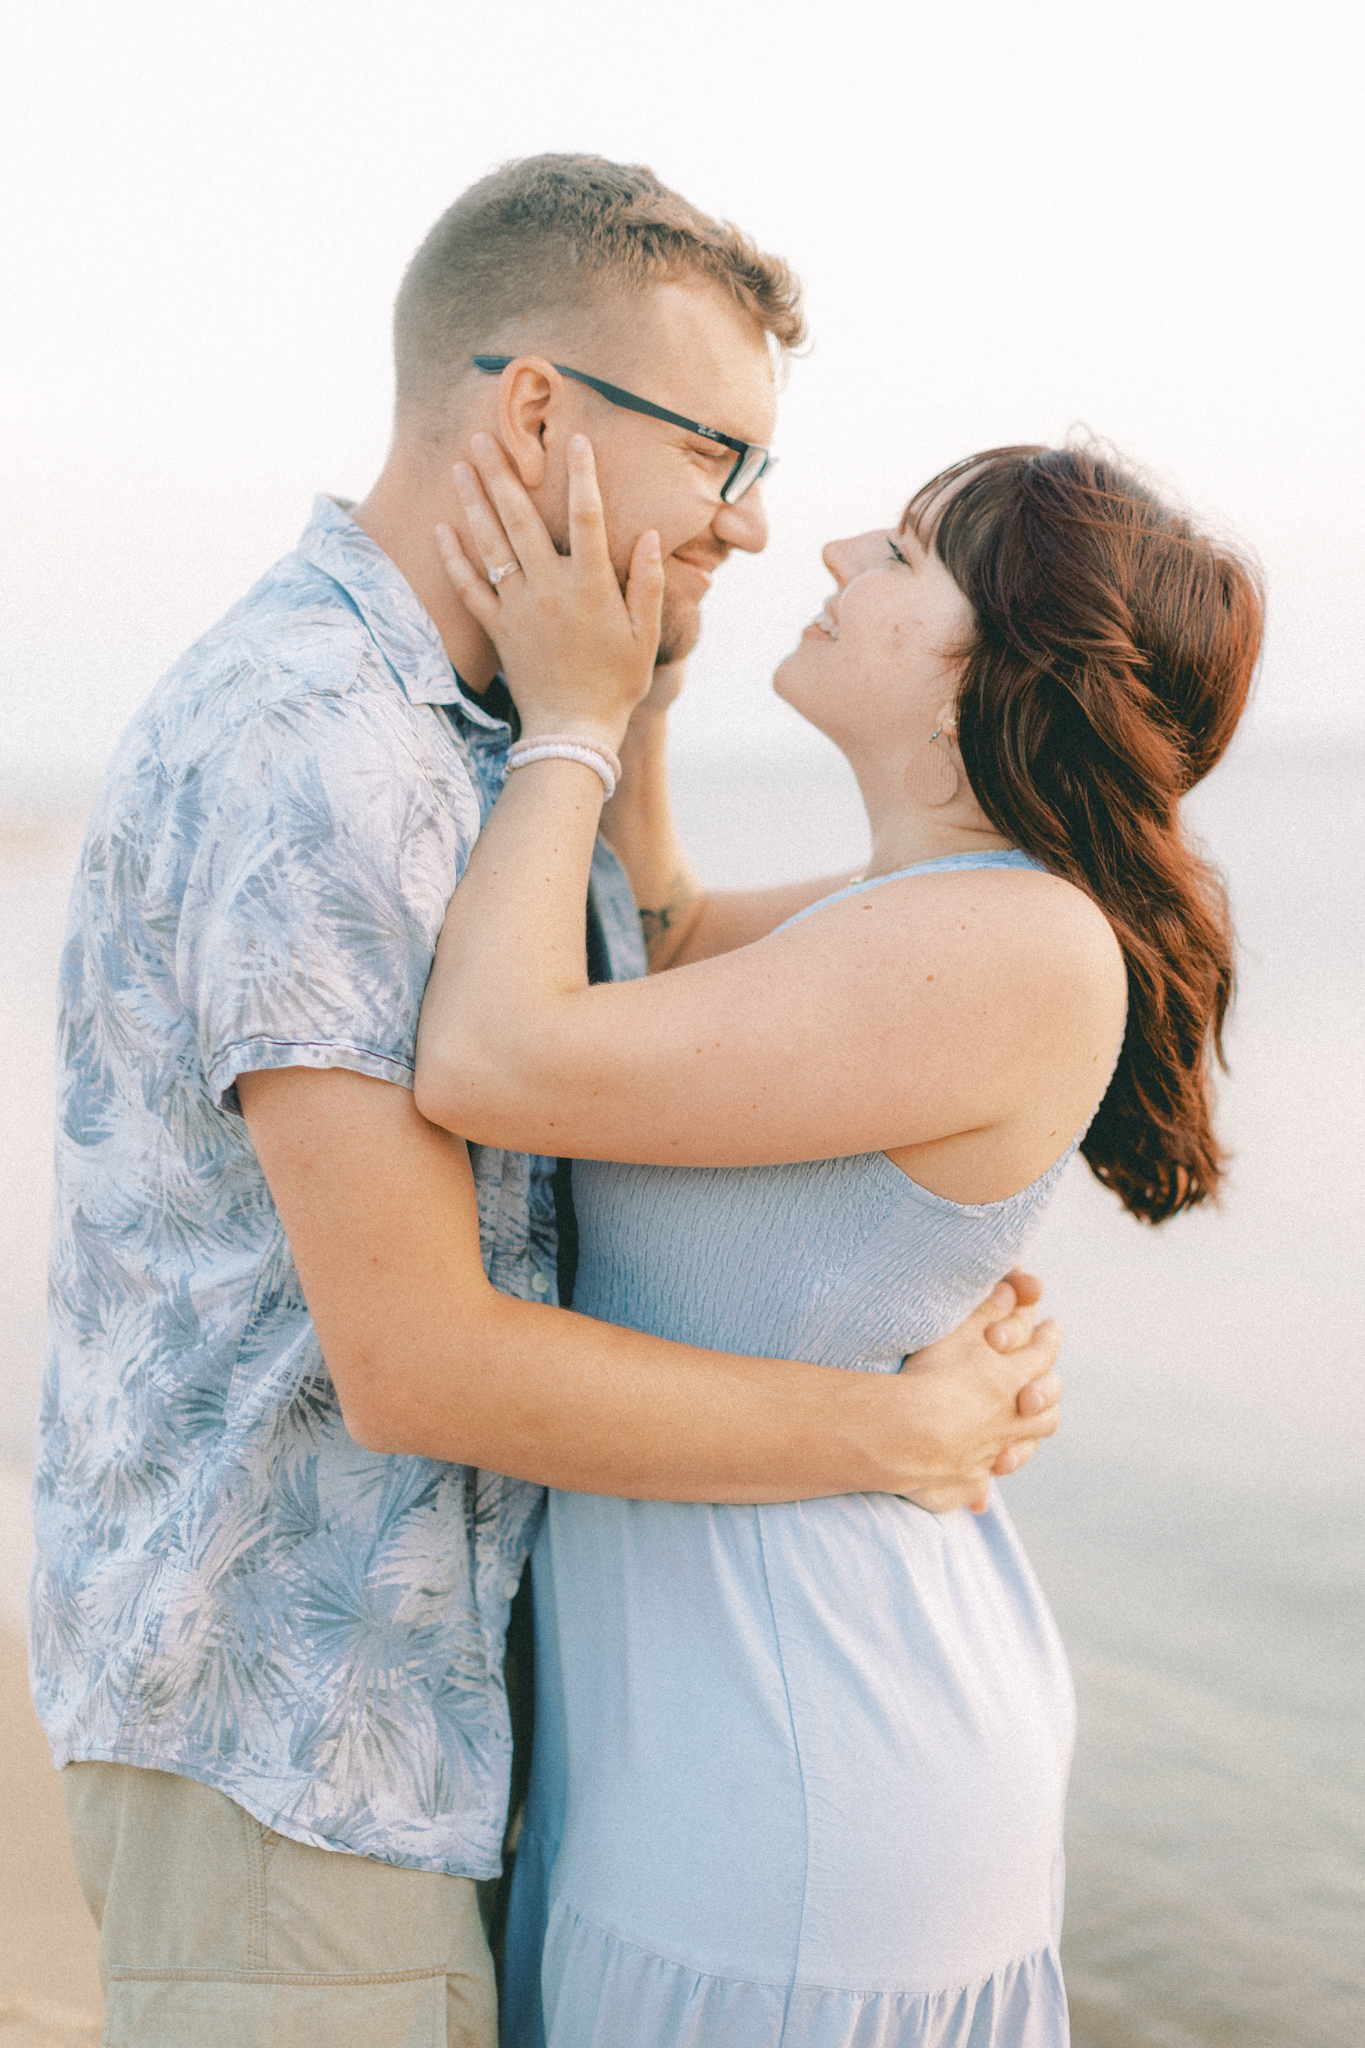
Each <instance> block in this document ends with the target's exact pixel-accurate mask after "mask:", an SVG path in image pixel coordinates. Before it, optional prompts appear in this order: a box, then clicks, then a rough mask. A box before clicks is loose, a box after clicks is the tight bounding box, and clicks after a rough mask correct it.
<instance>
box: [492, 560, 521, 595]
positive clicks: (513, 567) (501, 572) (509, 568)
mask: <svg viewBox="0 0 1365 2048" xmlns="http://www.w3.org/2000/svg"><path fill="white" fill-rule="evenodd" d="M520 567H521V563H520V562H504V563H503V565H502V567H501V569H490V570H489V572H488V580H489V582H490V583H491V584H492V586H493V588H494V589H495V590H496V589H497V587H498V585H499V584H500V583H501V582H502V579H503V577H504V576H515V575H516V573H517V571H518V569H519V568H520Z"/></svg>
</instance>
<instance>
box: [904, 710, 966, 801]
mask: <svg viewBox="0 0 1365 2048" xmlns="http://www.w3.org/2000/svg"><path fill="white" fill-rule="evenodd" d="M956 732H957V724H956V721H955V720H954V719H953V718H952V717H951V716H950V715H949V714H948V713H947V712H940V713H939V721H938V724H937V725H936V726H935V727H934V730H933V731H932V732H931V733H930V735H929V737H928V739H927V740H926V741H925V742H924V745H923V746H922V747H921V748H920V750H919V752H918V753H917V754H912V755H911V756H910V765H909V767H908V768H907V769H906V771H905V793H906V795H907V796H908V797H909V798H910V801H911V802H912V803H916V804H927V805H928V806H929V808H930V809H931V810H938V809H939V808H940V807H941V806H942V805H943V804H950V803H951V802H952V800H953V798H954V797H955V796H956V795H957V785H958V773H957V763H956V761H955V760H954V759H953V757H952V755H951V754H950V753H949V752H948V749H947V747H946V746H944V745H942V744H941V742H942V739H943V736H944V735H945V734H947V735H948V736H949V737H950V738H951V737H952V736H953V735H954V734H955V733H956Z"/></svg>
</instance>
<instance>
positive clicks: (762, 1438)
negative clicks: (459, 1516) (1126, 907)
mask: <svg viewBox="0 0 1365 2048" xmlns="http://www.w3.org/2000/svg"><path fill="white" fill-rule="evenodd" d="M238 1091H239V1094H240V1096H241V1100H242V1104H243V1108H244V1110H245V1114H246V1119H247V1125H248V1128H249V1130H250V1133H251V1137H252V1140H253V1143H254V1144H255V1147H256V1150H257V1153H258V1155H259V1157H260V1161H261V1165H262V1167H263V1168H264V1171H265V1176H266V1180H267V1182H268V1183H269V1186H270V1191H271V1193H272V1195H273V1196H274V1199H275V1202H276V1204H277V1206H278V1209H279V1213H280V1219H281V1221H282V1223H283V1225H284V1229H285V1233H286V1235H287V1237H288V1239H289V1243H290V1246H291V1248H292V1250H293V1253H294V1259H295V1263H296V1265H297V1267H298V1272H299V1278H300V1281H301V1283H302V1286H303V1291H304V1296H305V1299H306V1300H307V1302H308V1306H309V1309H310V1310H311V1312H312V1316H313V1320H314V1323H315V1325H316V1328H317V1333H318V1337H319V1340H320V1342H321V1345H322V1351H323V1356H324V1358H325V1359H326V1361H327V1364H328V1366H329V1368H330V1370H331V1373H332V1378H333V1381H334V1383H335V1385H336V1389H337V1393H338V1396H339V1398H340V1401H341V1407H342V1413H343V1415H344V1417H345V1420H346V1425H347V1427H348V1429H350V1431H351V1433H352V1434H353V1435H354V1436H355V1438H356V1439H357V1441H358V1442H359V1443H361V1444H364V1445H367V1446H369V1447H370V1448H372V1449H375V1450H382V1451H389V1452H395V1453H405V1454H407V1455H410V1456H415V1457H435V1458H445V1459H449V1460H451V1461H452V1462H454V1463H457V1464H466V1465H479V1466H483V1467H484V1468H486V1469H488V1470H491V1471H499V1472H507V1473H509V1474H512V1475H514V1476H517V1477H521V1478H526V1479H533V1480H538V1481H540V1482H542V1483H545V1484H549V1485H554V1486H559V1487H563V1488H565V1489H567V1490H570V1491H592V1492H601V1493H613V1494H623V1495H627V1496H634V1497H638V1498H655V1499H663V1500H717V1501H726V1500H728V1501H768V1500H791V1499H799V1498H813V1497H816V1496H818V1495H821V1494H829V1493H849V1492H854V1493H857V1492H865V1491H880V1492H892V1493H910V1494H914V1495H916V1496H917V1497H921V1498H922V1500H923V1505H925V1506H930V1505H935V1506H938V1505H948V1506H952V1505H958V1504H960V1502H962V1501H965V1500H967V1499H970V1498H972V1497H974V1495H975V1494H976V1493H978V1492H979V1491H980V1488H981V1486H982V1485H983V1484H984V1483H985V1479H986V1477H987V1476H988V1475H989V1473H990V1471H991V1469H992V1466H993V1465H994V1463H995V1461H996V1459H997V1458H998V1457H999V1456H1000V1455H1001V1453H1002V1452H1003V1451H1004V1450H1005V1449H1006V1448H1007V1447H1009V1446H1013V1445H1027V1444H1028V1443H1030V1442H1031V1441H1033V1440H1034V1439H1036V1438H1037V1437H1039V1436H1043V1435H1047V1434H1050V1432H1051V1428H1052V1427H1054V1426H1055V1422H1050V1421H1049V1419H1048V1417H1047V1415H1046V1414H1041V1415H1040V1414H1032V1415H1026V1416H1021V1415H1020V1414H1019V1413H1018V1412H1017V1409H1016V1401H1017V1400H1018V1398H1019V1394H1020V1389H1021V1388H1022V1387H1023V1386H1024V1385H1025V1383H1026V1382H1032V1381H1033V1380H1034V1379H1035V1377H1036V1376H1037V1375H1038V1374H1040V1373H1044V1372H1046V1371H1047V1370H1048V1369H1049V1368H1050V1366H1051V1364H1052V1358H1053V1352H1054V1351H1055V1345H1050V1344H1049V1343H1048V1342H1047V1341H1043V1342H1041V1343H1040V1342H1038V1341H1036V1340H1035V1342H1034V1343H1033V1344H1032V1345H1030V1346H1028V1347H1026V1348H1024V1349H1022V1350H1019V1351H1016V1352H1013V1353H1010V1354H1007V1355H1002V1354H1000V1353H997V1352H995V1351H993V1350H992V1349H991V1348H990V1347H988V1346H987V1345H986V1343H985V1342H984V1338H983V1337H982V1336H981V1334H980V1332H981V1331H982V1330H984V1328H985V1325H986V1323H987V1322H995V1321H996V1320H997V1318H998V1317H999V1316H1000V1314H1001V1313H1002V1311H1001V1309H999V1308H995V1309H992V1310H989V1311H987V1310H982V1311H978V1314H977V1317H975V1318H974V1319H973V1323H974V1324H976V1325H979V1328H978V1329H977V1330H976V1331H975V1333H974V1334H973V1335H972V1336H971V1337H970V1338H969V1340H968V1341H967V1343H966V1344H965V1347H963V1348H960V1349H958V1350H957V1351H955V1350H954V1345H955V1344H956V1343H957V1341H958V1340H957V1338H950V1339H947V1340H945V1343H944V1345H942V1346H936V1347H933V1348H932V1349H931V1351H929V1352H925V1353H922V1354H920V1356H919V1357H918V1358H917V1359H916V1361H915V1369H914V1370H913V1371H911V1372H906V1373H902V1374H899V1375H894V1374H893V1375H881V1374H872V1373H853V1372H840V1371H836V1370H833V1369H830V1368H826V1367H821V1366H817V1365H809V1364H802V1363H787V1362H785V1361H781V1360H773V1359H762V1358H745V1357H738V1356H732V1355H730V1354H728V1353H723V1352H714V1351H706V1350H701V1349H696V1348H693V1347H691V1346H688V1345H683V1344H674V1343H670V1342H668V1341H667V1340H665V1339H663V1338H660V1337H654V1336H650V1335H648V1334H647V1333H645V1332H643V1331H638V1330H626V1329H618V1328H615V1327H613V1326H610V1325H607V1324H603V1323H597V1322H593V1321H591V1320H590V1319H589V1318H587V1317H585V1316H580V1315H575V1314H573V1313H572V1312H570V1311H568V1310H564V1309H556V1308H548V1307H544V1306H541V1305H540V1304H538V1303H533V1302H526V1301H516V1300H512V1299H511V1298H509V1297H508V1296H505V1295H502V1294H499V1293H497V1292H496V1291H495V1290H494V1289H493V1288H492V1287H490V1286H489V1284H488V1281H487V1279H486V1278H485V1276H484V1271H483V1266H482V1263H481V1260H480V1255H479V1218H478V1206H477V1201H476V1197H475V1191H474V1184H473V1179H472V1176H471V1174H470V1170H469V1163H468V1159H467V1157H466V1154H465V1148H464V1146H463V1145H462V1144H461V1143H460V1142H459V1140H458V1139H454V1138H452V1137H451V1136H450V1135H449V1134H448V1133H447V1132H446V1131H443V1130H439V1129H438V1128H437V1127H436V1126H435V1125H433V1124H429V1123H427V1122H426V1121H425V1120H424V1119H423V1118H422V1117H421V1116H420V1115H419V1113H418V1111H417V1109H416V1106H415V1105H414V1103H413V1099H412V1096H411V1095H410V1094H409V1093H408V1092H407V1091H406V1090H405V1089H402V1088H398V1087H395V1086H394V1084H393V1083H392V1082H388V1081H377V1080H372V1079H370V1078H369V1077H367V1076H364V1075H359V1074H353V1073H349V1072H347V1071H346V1070H344V1069H331V1070H327V1071H323V1072H314V1071H310V1070H307V1069H303V1068H283V1069H281V1070H279V1071H276V1072H268V1073H257V1074H243V1075H241V1076H239V1079H238ZM1051 1398H1054V1399H1055V1395H1053V1396H1052V1397H1051ZM1025 1405H1026V1406H1028V1405H1029V1403H1028V1402H1025Z"/></svg>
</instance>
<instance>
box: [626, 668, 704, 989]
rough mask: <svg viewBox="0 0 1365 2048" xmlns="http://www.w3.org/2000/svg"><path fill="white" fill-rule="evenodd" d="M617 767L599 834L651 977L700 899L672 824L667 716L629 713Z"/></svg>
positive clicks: (668, 962)
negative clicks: (631, 903)
mask: <svg viewBox="0 0 1365 2048" xmlns="http://www.w3.org/2000/svg"><path fill="white" fill-rule="evenodd" d="M621 767H622V776H621V782H620V786H619V787H618V789H617V792H616V795H615V796H614V797H613V798H612V800H611V802H610V803H608V804H606V805H604V807H603V810H602V821H601V827H600V829H601V833H602V837H603V838H604V839H605V840H606V841H607V843H608V844H609V845H610V846H611V847H612V849H613V850H614V852H615V853H616V854H617V855H618V856H619V857H620V860H621V863H622V865H623V866H624V868H625V870H626V873H627V874H628V875H629V877H630V886H631V888H632V890H633V891H634V894H635V901H636V903H637V904H638V905H639V910H640V926H641V930H642V932H643V935H644V941H645V952H646V954H647V955H648V958H649V965H650V971H651V972H658V971H659V970H660V969H661V968H664V967H671V966H672V965H673V964H674V963H675V961H676V960H677V959H678V957H679V956H680V954H681V953H682V951H683V949H684V947H685V946H686V943H687V940H688V937H689V935H690V934H691V932H692V929H693V927H694V925H695V924H696V922H697V919H698V917H699V916H700V915H701V913H702V909H703V907H704V904H705V901H706V891H705V889H704V887H703V886H702V883H701V881H700V879H699V877H698V875H697V873H696V870H695V869H694V868H693V866H692V863H691V862H690V861H689V859H688V858H687V855H686V853H685V852H684V850H683V845H682V841H681V840H680V839H679V837H678V832H677V827H676V825H675V824H674V821H673V804H672V799H671V796H670V793H669V787H668V715H667V712H666V711H653V710H648V709H647V708H645V707H642V708H641V709H640V710H639V711H637V712H636V714H635V716H634V718H633V719H632V720H631V723H630V727H629V729H628V731H627V733H626V736H625V738H624V740H623V741H622V742H621Z"/></svg>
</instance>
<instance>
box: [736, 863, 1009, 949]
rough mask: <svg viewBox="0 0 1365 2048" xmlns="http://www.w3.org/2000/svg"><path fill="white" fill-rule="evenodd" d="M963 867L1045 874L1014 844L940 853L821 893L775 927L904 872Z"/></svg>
mask: <svg viewBox="0 0 1365 2048" xmlns="http://www.w3.org/2000/svg"><path fill="white" fill-rule="evenodd" d="M963 868H1034V869H1036V871H1037V872H1038V873H1039V874H1040V875H1042V874H1046V873H1047V869H1046V868H1045V867H1044V866H1043V863H1042V862H1041V861H1040V860H1035V859H1034V858H1033V855H1032V854H1031V853H1023V852H1021V851H1020V849H1019V848H1018V847H1017V846H1002V847H999V848H997V849H996V850H994V851H992V852H989V853H943V854H940V855H939V856H938V858H937V859H936V860H918V861H916V862H915V863H914V865H913V866H912V867H908V868H896V869H895V870H894V871H893V872H892V873H891V874H889V875H872V876H871V877H870V878H869V879H868V880H867V881H863V882H850V883H849V884H848V886H847V888H844V889H836V890H835V892H834V894H833V895H832V896H822V897H821V898H820V900H819V902H818V903H808V904H807V905H806V907H805V909H804V910H798V911H797V912H796V913H795V914H794V915H793V916H792V917H788V918H784V920H783V922H782V923H781V924H780V925H778V926H777V927H776V929H777V930H778V931H780V932H784V931H786V929H787V927H788V925H793V924H799V923H800V922H801V920H802V918H803V917H809V916H810V915H811V914H812V912H813V911H816V910H827V909H828V908H829V906H830V904H831V903H842V902H843V900H844V898H845V896H860V895H861V894H862V893H863V891H864V890H865V889H880V888H881V886H882V884H883V883H884V882H899V881H903V880H904V878H905V877H906V875H946V874H952V873H954V872H956V871H957V870H959V869H963Z"/></svg>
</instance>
